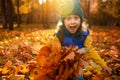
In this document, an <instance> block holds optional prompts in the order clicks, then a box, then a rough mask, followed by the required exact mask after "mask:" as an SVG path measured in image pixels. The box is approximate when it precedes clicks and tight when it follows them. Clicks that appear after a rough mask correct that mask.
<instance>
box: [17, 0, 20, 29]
mask: <svg viewBox="0 0 120 80" xmlns="http://www.w3.org/2000/svg"><path fill="white" fill-rule="evenodd" d="M19 5H20V1H19V0H17V24H18V25H17V27H20V10H19Z"/></svg>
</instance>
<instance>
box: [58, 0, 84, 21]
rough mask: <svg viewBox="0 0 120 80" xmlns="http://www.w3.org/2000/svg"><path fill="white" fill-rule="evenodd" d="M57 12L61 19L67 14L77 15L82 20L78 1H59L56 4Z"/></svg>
mask: <svg viewBox="0 0 120 80" xmlns="http://www.w3.org/2000/svg"><path fill="white" fill-rule="evenodd" d="M58 12H59V14H60V17H61V18H62V19H63V18H65V17H66V16H67V15H69V14H77V15H79V16H80V18H81V19H82V20H83V18H84V16H83V11H82V7H81V3H80V0H60V1H59V2H58Z"/></svg>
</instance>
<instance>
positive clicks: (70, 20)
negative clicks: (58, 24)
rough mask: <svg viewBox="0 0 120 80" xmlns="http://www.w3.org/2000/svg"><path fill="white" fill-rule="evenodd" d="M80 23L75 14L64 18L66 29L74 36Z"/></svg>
mask: <svg viewBox="0 0 120 80" xmlns="http://www.w3.org/2000/svg"><path fill="white" fill-rule="evenodd" d="M80 23H81V19H80V17H79V16H78V15H75V14H70V15H68V16H66V17H65V19H64V24H65V27H66V29H67V30H68V31H69V32H70V33H72V34H74V33H75V32H76V31H77V30H78V28H79V26H80Z"/></svg>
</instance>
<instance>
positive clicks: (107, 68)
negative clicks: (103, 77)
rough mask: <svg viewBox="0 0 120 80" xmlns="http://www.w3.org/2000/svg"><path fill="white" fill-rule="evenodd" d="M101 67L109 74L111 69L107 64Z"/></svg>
mask: <svg viewBox="0 0 120 80" xmlns="http://www.w3.org/2000/svg"><path fill="white" fill-rule="evenodd" d="M103 69H104V70H105V71H106V72H107V73H108V74H111V69H110V68H109V67H108V66H105V67H103Z"/></svg>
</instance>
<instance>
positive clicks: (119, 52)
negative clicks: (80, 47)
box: [0, 0, 120, 80]
mask: <svg viewBox="0 0 120 80" xmlns="http://www.w3.org/2000/svg"><path fill="white" fill-rule="evenodd" d="M40 1H42V2H43V3H41V2H40ZM57 1H58V0H0V80H2V79H7V80H25V79H31V80H54V79H55V80H59V79H61V78H64V79H65V80H66V78H68V77H69V76H70V74H71V73H74V72H73V69H74V68H75V69H77V66H76V65H77V64H74V63H73V61H70V63H71V64H72V67H71V65H69V64H68V63H69V61H68V62H64V58H65V56H67V55H68V57H70V58H71V56H76V55H69V54H70V53H72V52H75V50H76V49H77V48H76V47H72V46H71V47H68V48H65V47H62V48H61V46H60V44H59V43H58V40H57V39H56V38H55V39H54V37H53V34H54V32H55V28H56V25H57V22H58V20H59V17H60V15H59V14H58V10H57V9H58V8H57V7H58V5H57V3H59V1H58V2H57ZM81 5H82V7H83V12H84V17H85V18H86V19H87V21H88V23H89V24H90V27H89V28H90V36H91V37H92V45H93V46H94V48H95V50H96V51H97V52H98V54H99V55H100V56H101V57H102V58H103V59H104V60H105V62H106V63H107V65H108V66H109V67H110V68H111V70H112V74H111V75H108V74H106V73H104V71H103V70H102V69H101V68H100V67H99V66H98V65H96V64H94V63H92V64H91V65H89V66H86V67H84V68H83V66H82V65H81V66H79V69H81V68H83V70H82V71H83V75H84V76H85V78H86V79H88V80H120V0H81ZM56 54H57V55H56ZM39 59H40V60H39ZM81 59H84V60H85V61H86V63H89V64H90V58H89V57H88V56H87V55H84V56H82V57H81ZM73 65H74V66H73ZM68 73H69V74H68ZM77 74H78V72H76V73H74V75H77ZM70 78H75V76H72V77H70Z"/></svg>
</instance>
